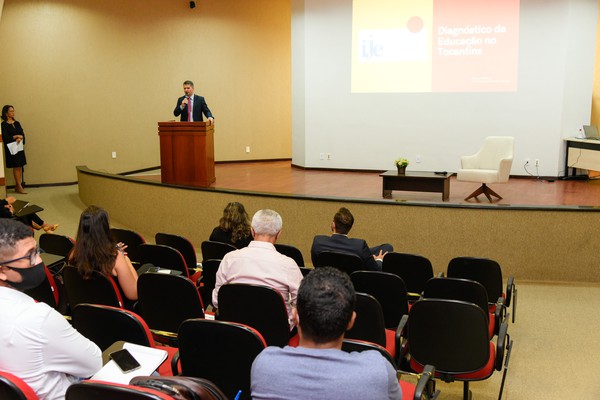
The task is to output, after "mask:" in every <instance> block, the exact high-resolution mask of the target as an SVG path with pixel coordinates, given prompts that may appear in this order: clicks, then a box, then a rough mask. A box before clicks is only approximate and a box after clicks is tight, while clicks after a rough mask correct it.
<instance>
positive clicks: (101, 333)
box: [72, 303, 177, 376]
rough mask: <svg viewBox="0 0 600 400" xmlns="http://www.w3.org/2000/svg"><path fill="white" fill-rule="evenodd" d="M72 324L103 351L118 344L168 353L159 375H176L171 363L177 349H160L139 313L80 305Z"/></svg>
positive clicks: (92, 305) (73, 316) (162, 347)
mask: <svg viewBox="0 0 600 400" xmlns="http://www.w3.org/2000/svg"><path fill="white" fill-rule="evenodd" d="M72 324H73V327H74V328H75V329H77V330H78V331H79V333H81V334H82V335H83V336H85V337H86V338H88V339H90V340H91V341H92V342H94V343H96V345H97V346H98V347H100V350H102V351H104V350H106V349H107V348H109V347H110V346H111V345H112V344H113V343H115V342H117V341H125V342H129V343H133V344H139V345H140V346H148V347H155V348H158V349H161V350H165V351H166V352H167V354H168V357H167V360H166V361H165V362H163V363H162V364H161V366H160V367H159V369H158V372H159V374H160V375H163V376H164V375H173V372H172V371H171V360H172V358H173V356H174V355H175V353H176V352H177V348H175V347H169V346H157V345H156V344H155V343H154V339H153V337H152V333H151V332H150V329H149V328H148V325H147V324H146V322H145V321H144V320H143V319H142V317H140V316H139V315H137V314H136V313H134V312H132V311H128V310H124V309H122V308H116V307H110V306H103V305H99V304H85V303H84V304H79V305H78V306H77V307H75V308H74V309H73V315H72Z"/></svg>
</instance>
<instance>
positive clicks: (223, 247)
mask: <svg viewBox="0 0 600 400" xmlns="http://www.w3.org/2000/svg"><path fill="white" fill-rule="evenodd" d="M200 250H201V251H202V261H204V260H222V259H223V257H224V256H225V254H227V253H229V252H230V251H235V250H237V249H236V248H235V247H234V246H232V245H230V244H228V243H221V242H215V241H212V240H205V241H204V242H202V244H201V245H200Z"/></svg>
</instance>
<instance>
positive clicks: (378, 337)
mask: <svg viewBox="0 0 600 400" xmlns="http://www.w3.org/2000/svg"><path fill="white" fill-rule="evenodd" d="M354 311H355V312H356V319H355V321H354V326H353V327H352V329H350V330H348V331H346V335H345V336H344V338H345V339H359V340H365V341H367V342H372V343H376V344H378V345H380V346H382V347H384V348H385V349H386V350H387V351H388V352H389V353H390V354H391V356H392V357H393V358H394V359H396V360H398V359H400V355H401V354H400V353H401V349H400V336H401V332H400V331H398V329H399V326H398V327H397V328H396V329H386V328H385V321H384V318H383V311H382V309H381V305H380V304H379V302H378V301H377V299H375V297H373V296H371V295H370V294H367V293H360V292H357V293H356V307H355V309H354Z"/></svg>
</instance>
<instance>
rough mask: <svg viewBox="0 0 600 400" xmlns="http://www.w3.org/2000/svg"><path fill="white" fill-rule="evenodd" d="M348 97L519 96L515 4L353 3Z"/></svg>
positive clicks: (491, 0) (470, 0) (437, 0)
mask: <svg viewBox="0 0 600 400" xmlns="http://www.w3.org/2000/svg"><path fill="white" fill-rule="evenodd" d="M352 12H353V15H352V92H354V93H399V92H507V91H516V90H517V71H518V47H519V0H354V2H353V10H352Z"/></svg>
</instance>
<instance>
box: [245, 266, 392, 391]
mask: <svg viewBox="0 0 600 400" xmlns="http://www.w3.org/2000/svg"><path fill="white" fill-rule="evenodd" d="M355 302H356V299H355V293H354V287H353V286H352V282H351V281H350V278H349V277H348V275H346V274H345V273H343V272H341V271H338V270H337V269H335V268H330V267H323V268H317V269H316V270H314V271H312V272H311V273H310V274H308V275H307V276H306V278H304V280H303V281H302V284H301V285H300V290H299V292H298V303H297V305H296V308H294V310H293V317H294V320H295V321H296V322H297V326H298V334H299V336H300V346H299V347H290V346H286V347H284V348H280V347H268V348H266V349H265V350H263V351H262V352H261V353H260V354H259V355H258V357H256V360H254V364H253V365H252V375H251V390H252V398H253V399H254V400H260V399H345V400H351V399H356V400H363V399H401V398H402V392H401V390H400V385H399V383H398V378H397V376H396V371H395V370H394V367H393V366H392V365H391V364H390V363H389V362H388V361H387V360H386V359H385V358H384V357H383V356H382V355H381V354H380V353H379V352H377V351H374V350H368V351H364V352H360V353H359V352H352V353H346V352H344V351H342V350H341V348H342V342H343V340H344V333H345V332H346V330H348V329H350V328H351V327H352V325H353V324H354V320H355V318H356V313H355V312H354V305H355Z"/></svg>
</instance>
